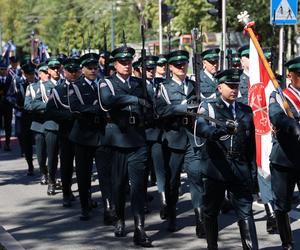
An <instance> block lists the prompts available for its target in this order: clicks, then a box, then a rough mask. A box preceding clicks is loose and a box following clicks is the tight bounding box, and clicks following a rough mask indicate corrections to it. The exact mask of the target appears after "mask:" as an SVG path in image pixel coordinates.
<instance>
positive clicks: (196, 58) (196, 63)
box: [191, 28, 202, 103]
mask: <svg viewBox="0 0 300 250" xmlns="http://www.w3.org/2000/svg"><path fill="white" fill-rule="evenodd" d="M200 29H201V33H200V35H201V37H202V28H200ZM191 33H192V39H193V71H194V72H193V73H194V75H195V82H196V86H195V91H196V97H197V103H200V99H201V97H200V93H201V89H200V70H201V68H202V59H201V52H200V53H198V39H199V36H198V34H199V30H198V28H193V29H192V31H191ZM201 39H202V38H201Z"/></svg>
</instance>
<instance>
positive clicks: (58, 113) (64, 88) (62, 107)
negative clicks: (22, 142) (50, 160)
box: [46, 79, 74, 137]
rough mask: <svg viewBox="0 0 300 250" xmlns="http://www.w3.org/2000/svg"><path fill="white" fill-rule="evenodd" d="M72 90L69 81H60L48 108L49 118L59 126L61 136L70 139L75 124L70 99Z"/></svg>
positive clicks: (53, 90) (53, 91)
mask: <svg viewBox="0 0 300 250" xmlns="http://www.w3.org/2000/svg"><path fill="white" fill-rule="evenodd" d="M71 89H73V87H72V84H71V83H70V82H69V81H68V80H66V79H62V80H60V81H59V83H58V85H57V86H56V87H55V88H53V89H52V94H51V97H50V98H49V100H48V103H47V106H46V115H47V117H48V118H49V119H51V120H53V121H55V122H56V123H58V124H59V130H58V131H59V134H60V135H61V136H64V137H69V133H70V131H71V129H72V127H73V123H74V114H73V113H71V111H70V106H69V97H68V93H69V91H70V90H71Z"/></svg>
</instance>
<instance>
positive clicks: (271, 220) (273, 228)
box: [264, 203, 277, 234]
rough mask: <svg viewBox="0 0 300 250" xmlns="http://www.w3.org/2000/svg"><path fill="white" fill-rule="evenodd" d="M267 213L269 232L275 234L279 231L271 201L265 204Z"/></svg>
mask: <svg viewBox="0 0 300 250" xmlns="http://www.w3.org/2000/svg"><path fill="white" fill-rule="evenodd" d="M264 206H265V210H266V214H267V232H268V233H269V234H274V233H276V232H277V224H276V217H275V213H274V211H273V208H272V205H271V203H267V204H264Z"/></svg>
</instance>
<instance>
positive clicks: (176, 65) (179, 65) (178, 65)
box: [173, 62, 187, 69]
mask: <svg viewBox="0 0 300 250" xmlns="http://www.w3.org/2000/svg"><path fill="white" fill-rule="evenodd" d="M186 65H187V63H185V62H184V63H176V64H173V66H174V67H175V68H177V69H180V68H182V67H185V66H186Z"/></svg>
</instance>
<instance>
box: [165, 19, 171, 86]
mask: <svg viewBox="0 0 300 250" xmlns="http://www.w3.org/2000/svg"><path fill="white" fill-rule="evenodd" d="M170 52H171V31H170V23H169V24H168V54H170ZM170 77H171V76H170V67H169V63H168V62H167V68H166V80H169V79H170Z"/></svg>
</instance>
